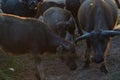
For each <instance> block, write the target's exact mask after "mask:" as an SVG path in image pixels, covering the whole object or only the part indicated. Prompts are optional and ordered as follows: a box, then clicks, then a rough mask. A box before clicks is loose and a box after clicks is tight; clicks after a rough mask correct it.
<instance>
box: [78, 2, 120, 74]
mask: <svg viewBox="0 0 120 80" xmlns="http://www.w3.org/2000/svg"><path fill="white" fill-rule="evenodd" d="M78 18H79V24H80V27H81V28H82V30H83V33H84V34H83V35H82V36H80V37H78V38H77V39H76V42H77V41H79V40H82V39H86V43H87V49H86V55H85V57H86V63H85V66H89V64H90V61H93V62H95V63H101V64H102V65H101V67H100V69H101V71H102V72H104V73H107V72H108V70H107V68H106V65H105V64H106V61H105V60H106V55H107V51H108V48H109V44H110V38H111V37H112V36H115V35H120V32H118V31H115V30H113V29H114V28H115V27H116V23H117V7H116V5H115V3H114V2H113V0H86V1H85V2H84V3H83V4H82V5H81V7H80V9H79V13H78ZM92 49H93V54H92V52H91V51H92ZM91 57H92V58H91Z"/></svg>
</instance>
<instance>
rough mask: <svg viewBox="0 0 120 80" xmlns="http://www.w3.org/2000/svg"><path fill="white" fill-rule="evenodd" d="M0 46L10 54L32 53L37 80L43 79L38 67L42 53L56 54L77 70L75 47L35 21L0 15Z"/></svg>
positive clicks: (44, 25) (40, 66)
mask: <svg viewBox="0 0 120 80" xmlns="http://www.w3.org/2000/svg"><path fill="white" fill-rule="evenodd" d="M0 46H1V47H2V49H3V50H5V51H6V52H10V53H12V54H24V53H32V54H33V57H34V59H35V67H36V68H35V69H36V74H37V77H38V80H43V79H44V71H43V69H42V65H40V63H41V58H40V57H41V56H40V54H43V53H44V52H52V53H56V52H57V53H59V54H60V55H61V56H62V57H61V59H64V61H65V63H66V64H67V66H68V67H69V68H70V69H71V70H75V69H76V68H77V65H76V63H75V57H76V53H75V46H74V45H73V44H71V43H70V42H68V41H65V40H64V39H62V38H60V37H59V36H57V35H55V34H54V33H53V32H52V31H51V30H50V29H49V28H48V27H47V25H46V24H44V23H42V22H40V21H38V20H37V19H33V18H25V17H18V16H15V15H10V14H0Z"/></svg>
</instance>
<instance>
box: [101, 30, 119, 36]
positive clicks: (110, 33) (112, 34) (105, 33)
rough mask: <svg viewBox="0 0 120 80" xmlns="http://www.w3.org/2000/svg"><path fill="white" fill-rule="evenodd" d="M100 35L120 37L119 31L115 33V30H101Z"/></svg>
mask: <svg viewBox="0 0 120 80" xmlns="http://www.w3.org/2000/svg"><path fill="white" fill-rule="evenodd" d="M101 35H103V36H117V35H120V31H117V30H103V31H102V32H101Z"/></svg>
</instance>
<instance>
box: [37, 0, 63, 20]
mask: <svg viewBox="0 0 120 80" xmlns="http://www.w3.org/2000/svg"><path fill="white" fill-rule="evenodd" d="M50 7H60V8H64V4H63V3H57V2H52V1H44V2H43V3H39V4H38V6H37V13H36V15H35V18H39V17H40V16H42V15H43V13H44V12H45V11H46V10H47V9H48V8H50Z"/></svg>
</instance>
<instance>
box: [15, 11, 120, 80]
mask: <svg viewBox="0 0 120 80" xmlns="http://www.w3.org/2000/svg"><path fill="white" fill-rule="evenodd" d="M119 12H120V11H119ZM85 48H86V46H85V41H82V42H81V43H80V45H79V46H77V47H76V51H77V54H78V56H79V59H78V60H77V65H78V68H77V70H75V71H70V70H69V69H68V67H67V66H66V65H65V64H63V63H62V62H61V61H60V60H59V59H57V58H53V57H52V58H50V57H49V56H48V55H47V57H45V58H43V61H42V64H43V65H44V71H45V75H46V77H45V78H46V80H120V37H114V38H112V39H111V44H110V49H109V52H108V56H107V66H108V70H109V73H108V74H107V75H105V74H104V73H102V72H100V69H99V68H100V64H93V63H92V64H91V65H90V67H89V68H87V69H84V68H83V65H84V52H85ZM23 58H24V59H25V61H26V62H27V63H26V65H29V69H27V70H23V71H17V72H16V71H15V72H14V73H16V74H15V75H16V76H17V77H15V80H36V78H35V76H34V65H33V61H32V60H28V56H24V57H23Z"/></svg>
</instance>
